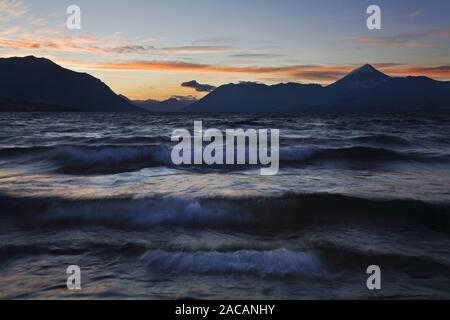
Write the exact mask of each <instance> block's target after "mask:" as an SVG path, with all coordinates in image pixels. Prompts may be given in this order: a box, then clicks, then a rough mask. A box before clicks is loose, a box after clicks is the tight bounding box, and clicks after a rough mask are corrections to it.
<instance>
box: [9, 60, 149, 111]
mask: <svg viewBox="0 0 450 320" xmlns="http://www.w3.org/2000/svg"><path fill="white" fill-rule="evenodd" d="M20 102H22V103H20ZM14 105H16V108H13V106H14ZM24 105H26V106H25V107H24ZM11 108H12V109H13V110H17V111H29V110H33V111H49V108H50V110H51V111H90V112H142V111H143V110H142V109H141V108H138V107H136V106H134V105H132V104H131V103H129V102H128V101H126V100H125V99H123V98H121V97H120V96H118V95H116V94H115V93H114V92H113V91H112V90H111V89H110V88H109V87H108V86H107V85H105V84H104V83H103V82H102V81H100V80H99V79H97V78H95V77H93V76H91V75H89V74H87V73H79V72H75V71H71V70H68V69H64V68H63V67H61V66H59V65H57V64H56V63H54V62H52V61H51V60H48V59H45V58H36V57H34V56H28V57H24V58H18V57H14V58H1V59H0V111H1V110H3V111H6V110H8V111H11Z"/></svg>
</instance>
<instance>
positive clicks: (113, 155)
mask: <svg viewBox="0 0 450 320" xmlns="http://www.w3.org/2000/svg"><path fill="white" fill-rule="evenodd" d="M247 151H248V150H247ZM0 157H1V158H11V157H13V158H17V157H18V159H19V161H25V163H29V164H31V165H33V166H36V165H41V166H44V167H45V166H47V167H48V168H49V169H50V170H52V171H56V172H57V173H62V174H74V175H77V174H78V175H89V174H114V173H120V172H130V171H137V170H141V169H144V168H151V167H174V165H173V164H172V161H171V149H170V145H167V144H166V145H131V146H129V145H100V146H70V145H69V146H53V147H30V148H6V149H0ZM395 161H415V162H425V163H433V162H436V163H438V162H448V161H450V156H449V155H435V154H423V153H418V152H409V153H406V152H399V151H394V150H390V149H384V148H374V147H361V146H356V147H341V148H317V147H295V146H293V147H282V148H281V149H280V165H281V167H283V166H288V167H289V166H302V165H312V164H316V163H330V162H332V163H333V162H338V163H342V162H344V163H355V162H360V163H361V162H362V163H374V162H375V163H376V162H395ZM249 167H252V166H237V165H235V166H220V168H223V170H231V171H235V170H241V169H242V170H247V169H248V168H249ZM177 168H180V169H181V168H183V169H186V168H187V169H191V170H197V169H201V170H202V172H203V171H205V170H208V169H217V167H216V166H206V165H202V166H178V167H177Z"/></svg>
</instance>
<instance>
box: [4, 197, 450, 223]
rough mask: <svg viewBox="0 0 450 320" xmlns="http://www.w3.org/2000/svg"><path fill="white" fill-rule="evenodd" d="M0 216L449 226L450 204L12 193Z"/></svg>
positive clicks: (71, 220)
mask: <svg viewBox="0 0 450 320" xmlns="http://www.w3.org/2000/svg"><path fill="white" fill-rule="evenodd" d="M0 212H2V215H1V217H2V218H6V219H8V220H10V221H14V222H16V223H19V224H33V225H46V226H48V225H54V226H63V227H66V226H69V225H70V226H71V225H100V226H110V227H114V228H125V229H126V228H136V229H140V228H149V227H156V226H180V227H193V228H196V227H210V228H232V229H243V230H251V229H259V228H264V229H273V230H292V229H298V228H301V227H304V226H307V225H311V224H320V225H323V224H340V223H348V224H352V223H362V224H364V223H379V224H381V225H383V224H386V223H389V224H391V225H393V224H395V223H398V224H399V225H405V224H408V225H416V226H419V227H429V228H434V229H438V230H442V231H450V204H447V203H428V202H423V201H416V200H407V199H403V200H392V199H384V200H383V199H366V198H358V197H351V196H343V195H337V194H326V193H314V194H284V195H281V196H277V197H275V196H273V197H264V196H260V197H248V198H236V197H215V198H202V199H195V200H189V199H181V198H173V197H154V198H148V199H132V198H116V199H114V198H106V199H93V200H68V199H60V198H14V197H9V196H0Z"/></svg>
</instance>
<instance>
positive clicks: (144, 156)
mask: <svg viewBox="0 0 450 320" xmlns="http://www.w3.org/2000/svg"><path fill="white" fill-rule="evenodd" d="M0 156H1V157H18V156H19V157H22V159H23V158H24V157H25V159H24V160H25V161H27V160H28V161H31V162H32V163H34V164H35V163H37V162H44V163H48V164H50V166H53V167H55V171H56V172H58V173H63V174H107V173H119V172H127V171H135V170H140V169H143V168H148V167H158V166H166V165H169V164H170V163H171V161H170V152H169V151H168V149H167V148H164V147H162V146H158V145H133V146H126V145H125V146H124V145H101V146H55V147H31V148H9V149H2V150H0Z"/></svg>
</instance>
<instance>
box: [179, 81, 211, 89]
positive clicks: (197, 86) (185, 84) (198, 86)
mask: <svg viewBox="0 0 450 320" xmlns="http://www.w3.org/2000/svg"><path fill="white" fill-rule="evenodd" d="M181 86H182V87H186V88H192V89H194V90H195V91H197V92H211V91H213V90H214V89H216V87H215V86H212V85H209V84H201V83H198V82H197V81H196V80H192V81H188V82H183V83H182V84H181Z"/></svg>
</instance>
